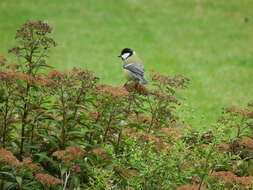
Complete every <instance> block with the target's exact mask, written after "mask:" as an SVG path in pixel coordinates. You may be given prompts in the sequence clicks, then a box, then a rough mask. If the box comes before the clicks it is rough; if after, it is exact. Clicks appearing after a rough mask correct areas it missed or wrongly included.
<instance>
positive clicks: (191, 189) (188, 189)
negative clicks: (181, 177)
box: [177, 184, 208, 190]
mask: <svg viewBox="0 0 253 190" xmlns="http://www.w3.org/2000/svg"><path fill="white" fill-rule="evenodd" d="M177 190H208V189H207V188H206V187H201V188H199V186H198V185H190V184H188V185H183V186H180V187H178V188H177Z"/></svg>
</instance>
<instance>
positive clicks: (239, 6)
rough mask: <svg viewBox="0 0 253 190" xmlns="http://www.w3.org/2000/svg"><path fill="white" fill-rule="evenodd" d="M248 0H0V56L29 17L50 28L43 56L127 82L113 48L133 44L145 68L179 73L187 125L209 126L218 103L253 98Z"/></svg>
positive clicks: (252, 0)
mask: <svg viewBox="0 0 253 190" xmlns="http://www.w3.org/2000/svg"><path fill="white" fill-rule="evenodd" d="M252 8H253V0H240V1H239V0H229V1H228V0H155V1H147V0H73V1H70V0H54V1H53V0H1V1H0V55H4V56H7V57H8V58H9V59H10V60H11V61H12V60H14V58H13V57H11V56H10V55H8V53H7V49H8V48H10V47H12V46H13V44H14V36H15V31H16V29H17V28H18V27H19V26H20V25H21V24H22V23H24V22H25V21H27V20H44V21H48V23H49V24H50V25H51V26H52V27H53V28H54V31H53V34H52V35H53V36H54V38H55V40H56V41H57V43H58V46H57V47H56V48H54V49H52V51H51V52H50V58H49V63H50V64H51V65H53V66H55V67H56V68H57V69H60V70H65V71H67V70H70V69H71V68H72V67H81V68H88V69H91V70H93V71H94V72H95V73H96V74H97V75H98V76H99V77H100V78H101V81H102V82H103V83H108V84H112V85H120V84H123V83H124V82H125V80H124V78H123V77H122V75H121V64H120V60H119V59H118V58H117V55H118V54H119V52H120V51H121V49H122V48H124V47H131V48H134V49H135V50H136V51H137V52H138V53H139V55H140V56H141V58H142V59H143V61H144V63H145V67H146V70H147V71H148V70H156V71H158V72H160V73H162V74H168V75H176V74H182V75H185V76H187V77H189V78H191V84H190V86H189V88H188V89H187V90H186V91H183V92H182V93H181V96H182V97H184V98H185V100H184V102H185V104H186V107H187V111H188V115H187V117H188V119H190V120H191V122H192V124H194V125H195V126H198V127H201V128H208V127H210V124H212V123H213V122H215V121H216V120H217V117H218V116H219V114H220V112H221V108H222V107H224V106H227V105H230V104H235V105H241V106H242V105H245V104H246V103H247V102H248V101H250V100H253V11H252Z"/></svg>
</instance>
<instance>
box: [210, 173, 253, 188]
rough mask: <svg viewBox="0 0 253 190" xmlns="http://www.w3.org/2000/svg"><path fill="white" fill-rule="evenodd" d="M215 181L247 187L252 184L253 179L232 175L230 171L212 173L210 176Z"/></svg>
mask: <svg viewBox="0 0 253 190" xmlns="http://www.w3.org/2000/svg"><path fill="white" fill-rule="evenodd" d="M211 175H212V176H213V177H214V178H215V179H218V180H221V181H224V182H225V183H226V184H229V185H234V184H240V185H244V186H249V185H252V184H253V177H252V176H250V177H238V176H237V175H235V174H234V173H232V172H230V171H218V172H213V173H212V174H211Z"/></svg>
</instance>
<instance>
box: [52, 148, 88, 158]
mask: <svg viewBox="0 0 253 190" xmlns="http://www.w3.org/2000/svg"><path fill="white" fill-rule="evenodd" d="M85 153H86V152H85V150H83V149H82V148H81V147H79V146H71V147H67V148H66V149H65V150H60V151H56V152H54V153H53V156H55V157H56V158H57V159H59V160H61V161H62V162H69V161H75V160H78V159H80V158H81V157H83V156H84V155H85Z"/></svg>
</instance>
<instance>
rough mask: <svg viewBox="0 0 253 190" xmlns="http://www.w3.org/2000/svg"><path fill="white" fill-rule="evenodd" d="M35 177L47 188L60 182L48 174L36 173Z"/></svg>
mask: <svg viewBox="0 0 253 190" xmlns="http://www.w3.org/2000/svg"><path fill="white" fill-rule="evenodd" d="M35 179H36V180H37V181H39V182H40V183H41V184H42V185H43V186H45V187H48V188H51V187H55V186H57V185H59V184H61V180H60V179H58V178H56V177H54V176H51V175H48V174H44V173H38V174H36V176H35Z"/></svg>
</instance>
